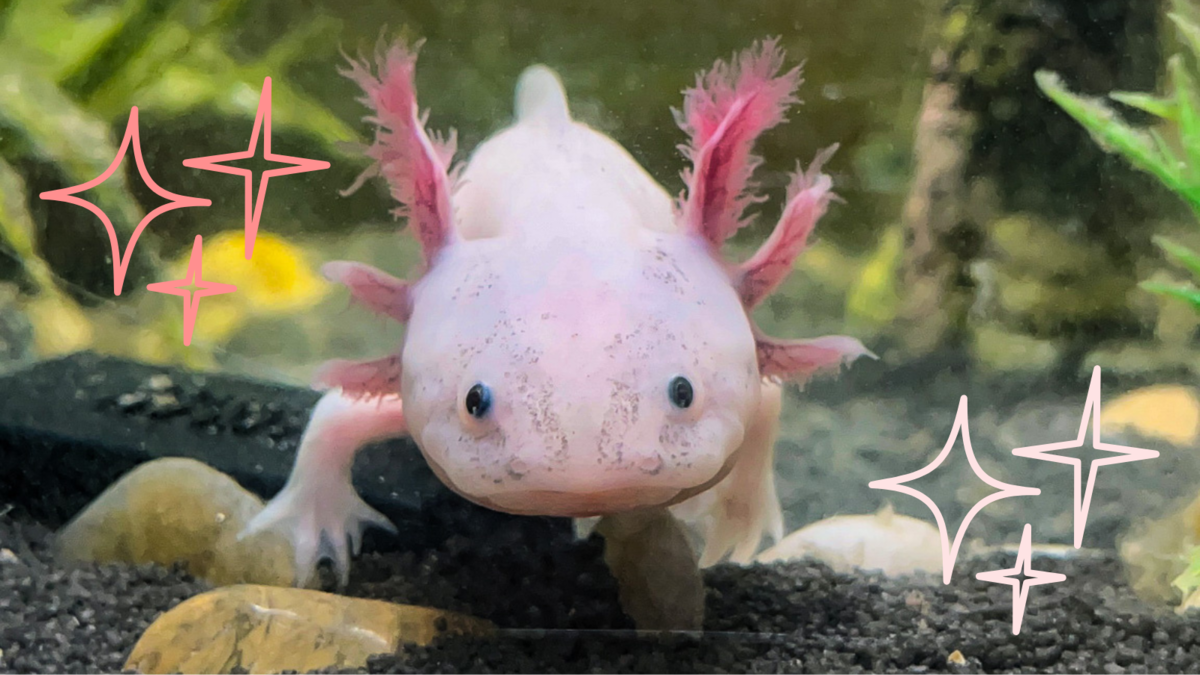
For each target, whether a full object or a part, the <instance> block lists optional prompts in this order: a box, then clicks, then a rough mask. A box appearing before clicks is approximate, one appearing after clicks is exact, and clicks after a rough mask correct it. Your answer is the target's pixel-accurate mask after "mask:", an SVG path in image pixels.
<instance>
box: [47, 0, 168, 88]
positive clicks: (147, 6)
mask: <svg viewBox="0 0 1200 675" xmlns="http://www.w3.org/2000/svg"><path fill="white" fill-rule="evenodd" d="M178 2H179V0H141V2H139V3H138V4H137V5H136V6H135V7H134V9H133V10H132V11H131V12H129V15H128V16H127V17H126V19H125V20H124V21H122V22H121V23H120V24H119V25H117V26H116V27H115V29H114V30H113V31H112V32H111V33H109V35H108V37H107V39H105V40H104V42H102V43H101V44H100V45H99V47H98V48H97V49H96V50H95V51H93V52H91V53H89V54H87V55H86V56H85V57H84V58H83V59H82V60H81V61H79V63H78V65H76V67H75V68H74V69H73V70H72V71H71V72H69V73H67V75H66V76H65V77H63V78H62V80H61V81H60V84H61V86H62V88H63V90H64V91H66V92H67V93H68V94H69V95H70V96H71V97H72V98H75V99H76V100H80V101H84V102H86V101H87V100H88V99H89V98H91V96H92V95H93V94H95V93H96V90H98V89H100V88H101V87H102V86H104V84H105V83H106V82H108V80H109V79H111V78H113V77H116V76H118V75H119V74H120V73H121V71H122V70H123V69H124V68H125V66H126V65H127V64H128V63H129V62H130V61H131V60H133V59H134V58H135V57H136V56H137V55H138V53H140V52H141V51H142V50H143V49H145V47H146V43H147V42H148V41H149V40H150V38H151V36H152V35H153V34H154V31H155V29H156V28H157V27H158V26H159V24H161V23H162V22H163V21H164V20H166V18H167V17H168V16H169V15H170V13H171V10H173V9H174V8H175V5H176V4H177V3H178Z"/></svg>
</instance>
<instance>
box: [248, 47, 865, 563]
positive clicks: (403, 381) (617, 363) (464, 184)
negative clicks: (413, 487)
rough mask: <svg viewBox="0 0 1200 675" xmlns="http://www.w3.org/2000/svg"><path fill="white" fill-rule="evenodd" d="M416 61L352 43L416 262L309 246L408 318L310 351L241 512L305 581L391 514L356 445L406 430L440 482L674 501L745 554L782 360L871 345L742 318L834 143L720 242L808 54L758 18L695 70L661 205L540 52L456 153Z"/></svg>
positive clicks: (824, 185)
mask: <svg viewBox="0 0 1200 675" xmlns="http://www.w3.org/2000/svg"><path fill="white" fill-rule="evenodd" d="M415 62H416V55H415V51H414V50H411V49H408V48H406V47H405V46H403V45H396V46H392V47H391V48H390V49H386V50H382V51H381V53H380V55H379V62H378V75H376V74H374V73H372V71H371V70H370V68H369V65H368V64H365V63H358V62H355V63H353V66H352V68H351V70H350V71H348V73H347V74H348V75H349V76H350V77H352V78H353V79H354V80H355V81H356V82H357V83H358V84H359V85H361V86H362V88H363V90H364V91H365V93H366V96H365V98H364V99H363V100H364V102H365V103H366V104H367V105H368V106H369V107H370V108H371V109H372V110H373V112H374V116H373V118H372V120H373V121H374V123H375V124H377V125H378V132H377V135H376V138H375V142H374V145H373V146H372V147H371V148H370V149H369V151H368V154H369V156H370V157H372V158H373V159H374V160H375V162H376V163H375V165H374V167H373V169H372V171H370V172H368V173H369V174H372V175H375V174H382V175H383V176H384V177H385V178H386V179H387V181H388V183H389V184H390V187H391V192H392V195H393V197H394V198H395V199H396V200H397V201H398V202H399V204H400V205H401V208H400V209H399V210H398V214H399V215H403V216H405V217H407V219H408V225H409V227H410V228H411V230H412V231H413V233H415V235H416V238H417V240H418V241H419V243H420V246H421V251H422V253H423V259H424V266H423V269H422V271H421V274H420V275H419V277H417V278H416V279H415V280H413V281H407V282H406V281H401V280H398V279H395V278H393V277H391V276H389V275H387V274H385V273H384V272H381V271H379V270H376V269H373V268H370V267H368V266H365V265H362V264H358V263H350V262H336V263H330V264H328V265H327V266H326V267H325V268H324V272H325V274H326V276H327V277H329V278H331V279H333V280H336V281H339V282H341V283H343V284H345V285H346V286H347V287H349V290H350V292H351V294H352V295H353V297H354V298H355V299H356V300H357V301H358V302H360V303H361V304H363V305H365V306H366V307H367V308H369V309H371V310H373V311H375V312H378V313H380V314H383V315H385V316H388V317H391V318H393V319H395V320H396V321H400V322H403V323H405V324H407V330H406V334H405V336H404V340H403V345H402V347H401V349H400V350H399V352H398V353H397V354H394V355H390V356H387V357H386V358H382V359H379V360H375V361H370V362H346V361H335V362H332V363H330V364H327V365H326V366H325V367H324V368H323V369H322V371H321V372H320V374H319V376H318V382H319V384H320V385H322V386H324V387H326V388H328V389H329V391H328V392H327V393H326V394H325V395H324V397H323V398H322V400H321V401H320V402H319V403H318V405H317V406H316V408H315V410H314V412H313V415H312V419H311V422H310V423H309V426H308V428H307V430H306V431H305V434H304V437H303V439H302V441H301V445H300V450H299V453H298V456H297V458H296V463H295V466H294V468H293V471H292V475H291V477H290V478H289V480H288V482H287V485H286V487H285V488H284V489H283V491H282V492H281V493H280V494H279V495H277V496H276V497H275V498H274V500H273V501H271V503H270V504H269V505H268V506H267V508H266V509H265V510H264V511H263V512H262V513H261V514H260V516H259V517H258V518H257V519H256V520H255V521H254V522H253V523H252V524H251V525H250V527H249V531H258V530H264V529H275V530H276V531H282V532H283V533H285V534H286V535H287V536H289V537H290V540H291V542H292V544H293V545H294V548H295V555H296V565H297V574H298V581H300V582H307V581H308V580H309V579H310V578H311V574H312V572H313V571H314V569H315V566H316V563H317V562H318V561H319V559H320V558H321V557H330V558H332V559H333V561H334V562H335V566H336V569H337V570H338V571H339V572H340V573H341V575H342V578H343V579H345V575H346V573H347V570H348V566H349V558H350V554H351V551H352V550H353V551H354V552H355V553H357V550H358V548H359V544H360V537H361V531H362V529H363V527H364V526H367V525H374V526H380V527H384V528H391V527H392V526H391V523H390V522H388V520H387V519H386V518H384V517H383V516H382V515H381V514H379V513H377V512H376V511H374V510H373V509H371V508H370V507H369V506H367V505H366V504H365V503H364V502H363V501H362V500H361V499H360V498H359V496H358V495H357V494H356V493H355V491H354V488H353V487H352V485H351V483H350V479H349V476H350V467H351V465H352V461H353V458H354V456H355V453H356V452H357V451H358V450H359V448H361V447H362V446H364V445H366V444H368V443H370V442H373V441H376V440H380V439H383V438H385V437H391V436H399V435H401V434H405V433H407V434H410V435H411V436H412V438H413V439H414V441H415V442H416V444H417V445H418V446H419V447H420V449H421V451H422V453H423V454H424V456H425V458H426V460H427V461H428V462H429V465H430V466H431V467H432V469H433V471H434V472H435V473H436V475H437V476H438V477H439V478H440V479H441V480H442V481H444V482H445V484H446V485H447V486H448V487H450V488H451V489H452V490H454V491H455V492H457V493H458V494H460V495H462V496H463V497H465V498H467V499H469V500H471V501H473V502H476V503H478V504H481V505H483V506H486V507H489V508H492V509H497V510H500V511H505V512H509V513H514V514H529V515H548V516H566V517H572V518H589V517H596V516H601V517H619V516H620V515H621V514H625V513H639V512H643V513H644V512H648V511H653V510H656V509H659V510H661V509H669V510H670V512H671V513H673V514H675V515H676V516H679V517H682V518H685V519H687V520H688V522H690V523H693V524H695V525H697V526H698V528H697V532H700V533H701V534H700V537H701V539H702V541H703V551H702V555H700V556H699V559H698V560H697V562H698V564H699V565H701V566H704V565H708V564H712V563H714V562H717V561H719V560H722V559H724V558H725V557H726V556H729V555H730V554H732V559H733V560H735V561H748V560H750V559H751V557H752V556H753V554H754V553H755V552H756V551H757V549H758V547H759V544H760V542H761V540H762V538H763V536H764V535H765V534H769V535H771V536H772V537H774V538H775V539H778V538H780V537H781V536H782V527H783V523H782V516H781V511H780V506H779V501H778V498H777V497H776V492H775V486H774V472H773V447H774V443H775V439H776V434H777V430H778V425H779V413H780V405H781V382H782V381H784V380H789V379H790V380H796V379H804V378H807V377H809V376H810V375H812V374H813V373H814V372H816V371H818V370H821V369H826V368H831V369H834V370H836V369H837V368H838V367H840V365H841V364H844V363H847V362H848V361H851V360H853V359H855V358H857V357H858V356H861V355H869V352H868V351H867V350H866V349H865V348H864V347H863V345H862V344H861V343H860V342H859V341H858V340H855V339H852V338H848V337H840V336H830V337H821V338H816V339H808V340H789V341H785V340H778V339H774V338H771V337H767V336H765V335H763V334H762V333H761V332H760V331H759V330H758V329H757V328H756V327H755V325H754V323H753V321H752V320H751V318H750V312H751V310H752V309H753V308H754V307H755V306H756V305H758V304H759V303H760V302H761V301H762V300H763V299H764V298H765V297H767V296H768V295H769V294H770V293H772V292H773V291H774V290H775V289H776V288H777V287H778V286H779V284H780V283H781V282H782V281H783V280H784V278H785V277H786V276H787V275H788V273H789V272H790V270H791V268H792V264H793V262H794V260H795V259H796V257H797V256H798V255H799V254H800V252H801V251H802V250H803V249H804V247H805V243H806V240H807V238H808V235H809V233H810V232H811V231H812V229H813V226H814V225H815V223H816V222H817V220H818V219H819V218H820V217H821V215H822V214H823V213H824V212H825V210H826V207H827V205H828V204H829V202H830V200H831V199H832V198H833V194H832V192H831V191H830V190H831V181H830V179H829V178H828V177H827V176H825V175H822V174H821V173H820V165H821V162H822V161H823V159H824V154H823V156H822V157H819V158H818V159H817V161H815V162H814V163H813V165H812V166H811V167H810V168H809V169H808V170H807V171H798V172H797V173H796V174H795V176H794V177H793V179H792V181H791V185H790V188H789V190H788V192H787V204H786V206H785V208H784V210H783V213H782V216H781V218H780V220H779V222H778V224H777V225H776V227H775V230H774V232H773V233H772V234H771V236H770V238H769V239H768V240H767V241H766V243H764V244H763V245H762V247H761V248H760V249H759V250H758V252H757V253H755V254H754V255H753V256H752V257H750V258H749V259H748V260H746V261H744V262H741V263H736V264H735V263H731V262H729V261H727V260H725V259H724V258H723V257H722V255H721V249H722V246H723V244H724V243H725V241H726V239H728V238H729V237H730V236H731V235H733V234H734V233H735V232H736V231H737V230H738V229H739V228H740V227H742V226H743V225H745V224H746V222H747V221H748V218H747V217H746V216H745V214H744V211H745V210H746V208H747V207H748V206H750V205H751V204H753V203H756V202H758V201H761V198H760V197H759V196H757V195H756V194H755V193H754V192H753V190H752V189H751V186H750V178H751V173H752V172H753V170H754V168H755V167H756V166H757V165H758V163H759V161H760V160H759V158H758V157H756V156H755V155H754V154H752V149H753V148H752V146H753V144H754V141H755V139H756V137H757V136H758V135H759V134H761V133H762V132H763V131H765V130H767V129H769V128H772V127H774V126H776V125H778V124H779V123H780V122H782V121H783V119H784V114H785V112H786V110H787V108H788V107H789V106H790V105H791V104H793V103H794V102H796V99H795V97H794V94H795V90H796V88H797V87H798V85H799V83H800V72H799V68H795V69H793V70H790V71H787V72H785V73H782V74H780V70H781V69H782V65H783V54H782V52H781V50H780V49H779V48H778V46H777V43H776V42H775V41H772V40H768V41H766V42H764V43H762V44H759V45H756V46H755V47H753V48H751V49H749V50H747V51H745V52H743V53H742V54H740V55H738V56H736V58H735V59H734V60H733V61H732V62H730V63H723V62H717V64H716V66H715V67H714V68H713V69H712V70H710V71H709V72H708V73H706V74H702V75H701V76H700V77H699V78H698V79H697V84H696V86H695V87H694V88H692V89H689V90H687V91H686V92H685V99H684V105H683V110H682V111H681V112H677V113H676V117H677V119H678V121H679V123H680V125H681V126H682V128H683V129H684V131H686V132H687V134H688V135H689V136H690V143H689V144H688V145H687V146H686V147H685V148H684V150H685V154H686V156H687V158H688V159H689V160H690V162H691V168H690V169H689V170H688V171H686V172H685V173H684V178H685V181H686V186H687V187H686V192H685V193H684V195H683V196H682V197H681V198H680V199H679V200H678V201H676V200H673V199H672V198H671V196H670V195H668V193H667V192H666V191H665V190H664V189H663V188H662V187H661V186H660V185H659V184H658V183H657V182H655V181H654V180H653V179H652V178H651V177H650V176H649V175H648V174H647V173H646V171H645V170H644V169H642V167H641V166H639V165H638V163H637V162H636V161H635V160H634V159H633V158H632V157H631V156H630V155H629V153H627V152H626V151H625V150H624V149H623V148H622V147H621V146H620V145H618V144H617V143H616V142H615V141H613V140H612V139H610V138H608V137H607V136H605V135H603V134H601V133H599V132H597V131H595V130H593V129H591V128H589V127H588V126H586V125H584V124H582V123H580V122H577V121H575V120H573V119H572V117H571V114H570V111H569V108H568V104H567V98H566V94H565V92H564V90H563V86H562V83H561V81H560V80H559V78H558V76H557V75H555V74H554V73H553V72H552V71H551V70H549V69H547V68H545V67H543V66H533V67H531V68H529V69H528V70H526V71H525V72H524V73H523V74H522V76H521V78H520V80H519V82H518V85H517V90H516V121H515V123H514V124H512V125H511V126H510V127H508V128H506V129H504V130H502V131H500V132H499V133H497V134H496V135H495V136H493V137H492V138H490V139H489V140H487V141H485V142H484V143H482V144H481V145H480V146H479V147H478V148H477V149H476V150H475V152H474V154H473V155H472V156H471V158H470V161H469V163H467V164H466V166H465V167H457V168H452V166H451V163H452V158H453V156H454V153H455V143H454V137H453V135H451V136H450V137H448V138H446V139H442V138H440V137H438V136H435V135H430V134H429V133H427V131H426V129H425V117H424V116H422V114H421V113H420V111H419V109H418V106H417V101H416V92H415V88H414V79H413V74H414V67H415ZM459 169H461V170H459ZM364 177H365V176H364ZM361 180H362V179H360V182H361ZM402 401H403V403H402ZM635 529H636V528H635Z"/></svg>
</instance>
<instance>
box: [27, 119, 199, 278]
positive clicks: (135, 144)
mask: <svg viewBox="0 0 1200 675" xmlns="http://www.w3.org/2000/svg"><path fill="white" fill-rule="evenodd" d="M130 147H132V148H133V159H134V161H135V163H136V164H137V170H138V174H139V175H141V177H142V182H144V183H145V184H146V186H147V187H149V188H150V190H151V191H153V192H154V194H156V195H158V196H159V197H162V198H163V199H165V200H167V203H166V204H163V205H162V206H159V207H158V208H157V209H154V210H153V211H151V212H150V213H147V214H146V217H144V218H142V220H141V222H139V223H138V224H137V227H135V228H134V229H133V234H131V235H129V243H128V244H126V245H125V252H124V254H122V253H121V244H120V243H119V242H118V241H117V230H116V228H114V227H113V224H112V220H109V218H108V214H107V213H105V212H104V210H103V209H101V208H100V207H99V206H96V205H95V204H93V203H91V202H89V201H86V200H84V199H82V198H80V197H76V196H75V195H77V194H79V193H80V192H84V191H85V190H91V189H92V188H94V187H96V186H97V185H99V184H101V183H103V182H104V181H106V180H108V179H109V177H111V176H112V175H113V174H114V173H116V171H117V167H119V166H121V160H123V159H125V153H126V152H129V148H130ZM39 196H40V197H41V198H42V199H44V200H46V201H50V202H65V203H67V204H75V205H76V206H82V207H83V208H85V209H87V210H88V211H91V212H92V213H94V214H95V215H96V217H97V218H99V219H100V222H102V223H104V229H105V230H108V243H109V245H110V246H112V261H113V294H114V295H120V294H121V288H122V287H123V286H124V285H125V272H126V271H127V270H128V269H129V259H130V257H132V256H133V249H134V247H135V246H137V240H138V237H140V236H142V230H144V229H146V226H147V225H149V224H150V221H152V220H154V219H155V218H157V217H159V216H160V215H162V214H164V213H166V212H167V211H171V210H174V209H180V208H184V207H187V206H209V205H210V204H212V202H211V201H209V200H207V199H200V198H198V197H185V196H183V195H177V194H175V193H174V192H171V191H170V190H167V189H164V188H162V187H159V185H158V183H155V182H154V179H153V178H151V177H150V172H149V171H147V170H146V162H145V160H143V159H142V142H141V136H140V134H139V133H138V109H137V106H134V107H133V108H132V109H130V111H129V122H128V123H126V125H125V137H124V138H123V139H122V140H121V149H120V150H118V151H117V156H116V157H115V158H114V159H113V161H112V164H109V165H108V168H107V169H105V170H104V173H102V174H100V175H99V176H96V177H95V178H93V179H92V180H89V181H88V182H86V183H82V184H80V185H74V186H72V187H66V188H61V189H58V190H48V191H46V192H43V193H42V194H41V195H39Z"/></svg>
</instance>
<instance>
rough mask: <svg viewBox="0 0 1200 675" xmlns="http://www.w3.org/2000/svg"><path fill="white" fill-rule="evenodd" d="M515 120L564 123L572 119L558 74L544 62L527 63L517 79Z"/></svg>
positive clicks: (565, 93)
mask: <svg viewBox="0 0 1200 675" xmlns="http://www.w3.org/2000/svg"><path fill="white" fill-rule="evenodd" d="M516 114H517V121H518V122H530V121H535V120H536V121H541V122H545V123H549V124H565V123H567V122H569V121H571V111H570V109H569V108H568V106H567V92H566V90H564V89H563V84H562V80H561V79H559V77H558V73H556V72H554V71H553V70H551V69H549V68H547V67H546V66H543V65H535V66H530V67H528V68H526V69H525V72H523V73H521V77H520V78H519V79H518V80H517V95H516Z"/></svg>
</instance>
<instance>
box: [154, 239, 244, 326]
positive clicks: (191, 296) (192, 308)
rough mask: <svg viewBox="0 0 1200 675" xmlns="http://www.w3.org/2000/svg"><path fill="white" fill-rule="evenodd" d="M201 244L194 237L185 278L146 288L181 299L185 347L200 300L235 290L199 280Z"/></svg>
mask: <svg viewBox="0 0 1200 675" xmlns="http://www.w3.org/2000/svg"><path fill="white" fill-rule="evenodd" d="M201 242H202V238H201V236H200V235H196V241H195V243H193V244H192V257H191V258H190V259H189V260H188V269H187V276H186V277H185V278H183V279H176V280H175V281H160V282H158V283H155V284H149V285H147V286H146V288H147V289H148V290H151V291H153V292H155V293H166V294H168V295H178V296H182V297H183V344H184V345H185V346H191V344H192V329H193V328H195V327H196V313H197V312H198V311H199V309H200V298H203V297H205V296H209V295H221V294H222V293H232V292H234V291H236V290H237V286H233V285H230V284H218V283H216V282H213V281H204V280H203V279H202V278H201V276H200V267H201V259H202V258H203V257H204V251H203V249H204V247H203V244H202V243H201ZM193 289H194V290H193Z"/></svg>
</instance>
